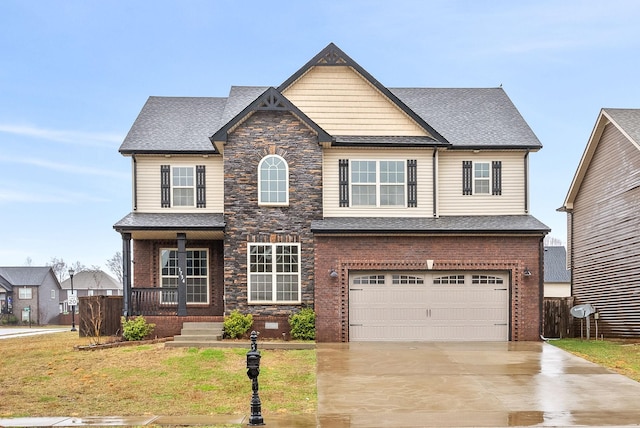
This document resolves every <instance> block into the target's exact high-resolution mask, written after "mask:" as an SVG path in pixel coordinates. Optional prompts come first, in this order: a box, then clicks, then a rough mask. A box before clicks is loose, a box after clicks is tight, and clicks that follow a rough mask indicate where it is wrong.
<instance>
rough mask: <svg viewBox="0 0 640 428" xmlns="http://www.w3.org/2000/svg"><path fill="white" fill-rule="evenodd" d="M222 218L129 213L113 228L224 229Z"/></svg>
mask: <svg viewBox="0 0 640 428" xmlns="http://www.w3.org/2000/svg"><path fill="white" fill-rule="evenodd" d="M224 226H225V223H224V216H223V215H222V214H212V213H129V214H127V215H126V216H125V217H124V218H123V219H122V220H120V221H119V222H117V223H116V224H115V225H114V226H113V228H114V229H116V230H117V231H127V230H144V229H152V230H162V229H165V230H174V229H184V230H193V229H207V230H211V229H224Z"/></svg>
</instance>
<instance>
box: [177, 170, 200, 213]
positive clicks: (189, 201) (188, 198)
mask: <svg viewBox="0 0 640 428" xmlns="http://www.w3.org/2000/svg"><path fill="white" fill-rule="evenodd" d="M193 169H194V168H193V167H185V166H180V167H173V168H172V170H171V190H172V193H173V206H174V207H192V206H194V205H195V204H194V195H195V193H196V192H195V181H194V179H193V177H194V171H193Z"/></svg>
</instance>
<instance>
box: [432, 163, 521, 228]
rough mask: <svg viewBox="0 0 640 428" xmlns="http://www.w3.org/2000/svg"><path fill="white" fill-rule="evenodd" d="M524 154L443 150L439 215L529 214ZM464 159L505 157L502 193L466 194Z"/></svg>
mask: <svg viewBox="0 0 640 428" xmlns="http://www.w3.org/2000/svg"><path fill="white" fill-rule="evenodd" d="M524 156H525V154H524V152H500V151H492V152H485V151H481V152H479V153H474V152H471V151H468V152H459V151H442V152H440V153H439V156H438V158H439V160H438V197H439V199H438V200H439V206H438V213H439V215H443V216H447V215H520V214H526V212H525V179H524V177H525V174H524ZM463 161H474V162H492V161H502V194H501V195H463V194H462V162H463Z"/></svg>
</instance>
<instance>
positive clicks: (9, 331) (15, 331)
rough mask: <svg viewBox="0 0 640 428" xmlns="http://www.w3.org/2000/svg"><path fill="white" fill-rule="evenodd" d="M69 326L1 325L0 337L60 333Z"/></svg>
mask: <svg viewBox="0 0 640 428" xmlns="http://www.w3.org/2000/svg"><path fill="white" fill-rule="evenodd" d="M70 329H71V327H69V328H58V327H54V328H42V327H1V328H0V339H10V338H14V337H25V336H35V335H37V334H49V333H61V332H63V331H69V330H70Z"/></svg>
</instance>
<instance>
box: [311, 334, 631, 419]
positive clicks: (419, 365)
mask: <svg viewBox="0 0 640 428" xmlns="http://www.w3.org/2000/svg"><path fill="white" fill-rule="evenodd" d="M317 355H318V372H317V382H318V423H319V426H322V427H384V426H389V427H471V426H473V427H487V426H491V427H511V426H566V427H571V426H629V425H637V424H640V383H638V382H636V381H634V380H631V379H629V378H627V377H625V376H622V375H619V374H616V373H614V372H612V371H610V370H608V369H605V368H602V367H600V366H598V365H596V364H592V363H590V362H588V361H586V360H584V359H581V358H578V357H576V356H573V355H571V354H569V353H567V352H565V351H562V350H560V349H558V348H556V347H554V346H552V345H550V344H548V343H544V342H539V343H538V342H508V343H488V342H478V343H475V342H464V343H460V342H457V343H443V342H424V343H423V342H404V343H396V342H375V343H374V342H353V343H344V344H318V347H317Z"/></svg>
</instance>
